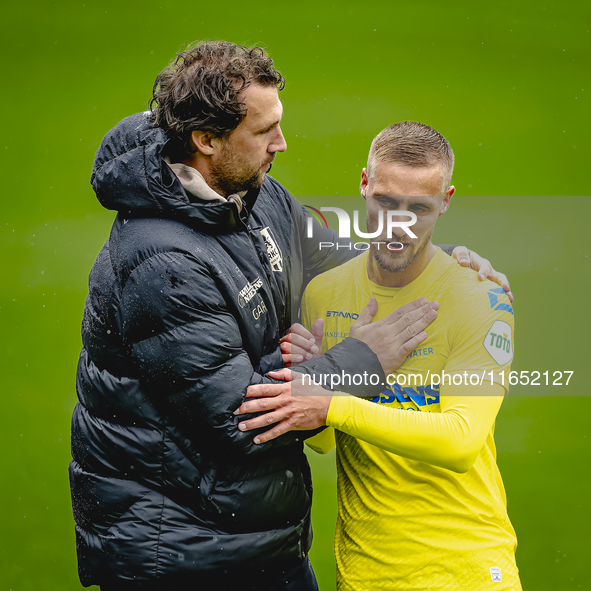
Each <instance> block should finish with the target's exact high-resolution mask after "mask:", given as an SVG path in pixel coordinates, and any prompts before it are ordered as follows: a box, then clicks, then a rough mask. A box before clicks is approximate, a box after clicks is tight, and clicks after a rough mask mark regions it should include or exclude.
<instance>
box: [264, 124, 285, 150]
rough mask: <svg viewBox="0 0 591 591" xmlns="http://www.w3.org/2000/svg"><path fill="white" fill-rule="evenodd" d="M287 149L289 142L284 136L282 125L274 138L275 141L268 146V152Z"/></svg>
mask: <svg viewBox="0 0 591 591" xmlns="http://www.w3.org/2000/svg"><path fill="white" fill-rule="evenodd" d="M285 150H287V142H286V141H285V138H284V137H283V132H282V131H281V127H278V128H277V136H276V137H275V138H274V139H273V141H272V142H271V143H270V144H269V147H268V148H267V151H268V152H285Z"/></svg>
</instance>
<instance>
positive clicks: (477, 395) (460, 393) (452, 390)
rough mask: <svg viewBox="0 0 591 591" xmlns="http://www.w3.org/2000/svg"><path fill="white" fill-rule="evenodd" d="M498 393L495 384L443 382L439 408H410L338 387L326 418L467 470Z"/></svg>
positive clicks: (424, 458) (405, 452) (406, 452)
mask: <svg viewBox="0 0 591 591" xmlns="http://www.w3.org/2000/svg"><path fill="white" fill-rule="evenodd" d="M503 398H504V390H503V388H502V386H500V385H499V384H491V383H490V382H488V383H485V384H483V385H482V386H476V387H475V386H469V385H468V386H466V385H460V386H454V385H451V386H443V387H442V389H441V398H440V407H441V412H439V413H429V412H411V411H406V410H403V409H398V408H392V407H388V406H382V405H380V404H375V403H373V402H370V401H367V400H362V399H360V398H356V397H353V396H347V395H344V394H342V393H335V395H334V396H333V397H332V400H331V402H330V406H329V409H328V416H327V420H326V424H327V425H328V426H330V427H334V428H335V429H338V430H340V431H343V432H344V433H347V434H348V435H351V436H352V437H356V438H357V439H361V440H362V441H365V442H367V443H370V444H371V445H375V446H376V447H379V448H381V449H383V450H385V451H388V452H391V453H394V454H397V455H399V456H403V457H405V458H408V459H411V460H417V461H420V462H426V463H428V464H433V465H435V466H439V467H441V468H446V469H448V470H452V471H454V472H459V473H462V472H467V471H468V470H469V469H470V468H471V467H472V465H473V464H474V462H475V461H476V458H477V457H478V455H479V454H480V451H481V450H482V448H483V446H484V444H485V442H486V438H487V436H488V434H489V433H490V430H491V428H492V426H493V423H494V421H495V418H496V416H497V413H498V412H499V409H500V407H501V403H502V401H503Z"/></svg>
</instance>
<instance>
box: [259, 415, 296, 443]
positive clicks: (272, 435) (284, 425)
mask: <svg viewBox="0 0 591 591" xmlns="http://www.w3.org/2000/svg"><path fill="white" fill-rule="evenodd" d="M290 429H291V424H290V422H289V420H285V421H281V422H280V423H279V424H278V425H275V427H273V428H272V429H271V430H270V431H265V433H261V434H260V435H257V436H256V437H255V438H254V439H253V441H254V442H255V443H256V444H257V445H260V444H261V443H266V442H267V441H271V439H277V437H279V436H280V435H283V434H284V433H287V432H288V431H289V430H290Z"/></svg>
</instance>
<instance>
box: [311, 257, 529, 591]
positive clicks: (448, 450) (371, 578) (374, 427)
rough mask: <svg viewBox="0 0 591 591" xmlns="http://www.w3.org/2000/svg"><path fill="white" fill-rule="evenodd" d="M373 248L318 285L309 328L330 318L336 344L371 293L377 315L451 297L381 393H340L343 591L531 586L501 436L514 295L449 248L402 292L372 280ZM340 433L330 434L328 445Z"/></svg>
mask: <svg viewBox="0 0 591 591" xmlns="http://www.w3.org/2000/svg"><path fill="white" fill-rule="evenodd" d="M367 258H368V254H365V255H364V256H360V257H357V258H356V259H353V260H352V261H350V262H348V263H346V264H345V265H343V266H341V267H338V268H335V269H333V270H331V271H329V272H327V273H324V274H323V275H321V276H319V277H317V278H316V279H314V280H313V281H312V283H311V284H310V285H309V287H308V288H307V290H306V293H305V295H304V299H303V302H302V320H303V323H304V325H305V326H306V327H307V328H310V327H311V326H312V324H313V322H314V321H315V320H316V319H317V318H324V320H325V324H324V337H323V350H324V351H326V350H328V349H329V348H331V347H333V346H334V345H336V344H337V343H338V342H340V341H341V340H342V339H343V338H345V337H346V336H347V335H348V334H349V331H350V327H351V324H352V323H353V322H354V320H355V319H356V318H357V317H358V315H359V313H360V312H361V311H362V310H363V308H364V307H365V306H366V305H367V303H368V301H369V299H370V298H371V297H372V296H373V297H375V298H376V300H377V302H378V312H377V314H376V316H375V317H374V319H373V322H375V321H377V320H379V319H381V318H384V317H386V316H387V315H388V314H390V313H391V312H393V311H394V310H396V309H397V308H399V307H401V306H403V305H404V304H407V303H409V302H411V301H413V300H415V299H417V298H420V297H426V298H428V299H429V300H431V301H433V300H436V301H438V302H439V305H440V307H439V311H438V316H437V319H436V320H435V321H434V322H433V323H432V324H431V325H430V326H428V327H427V329H426V332H427V334H428V337H427V339H426V340H425V341H424V342H423V343H422V344H421V345H419V347H418V348H417V349H416V350H415V351H414V352H413V353H411V354H410V355H409V356H408V357H407V359H406V360H405V362H404V363H403V364H402V365H401V367H400V368H399V369H398V370H397V371H396V372H395V373H394V374H391V376H390V377H389V379H388V382H390V384H391V385H388V384H383V386H384V389H383V391H382V393H381V394H380V395H379V396H376V397H375V398H374V399H373V400H371V401H369V400H364V399H361V398H356V397H353V396H348V395H345V394H342V393H335V395H334V396H333V397H332V400H331V403H330V407H329V411H328V417H327V425H328V426H329V427H334V430H335V431H334V434H335V439H336V446H337V469H338V483H337V487H338V507H339V513H338V519H337V529H336V536H335V555H336V560H337V583H338V588H339V591H345V590H347V591H349V590H356V591H361V590H371V591H379V590H391V589H407V590H410V589H412V590H413V591H419V590H424V591H427V590H429V591H431V590H439V589H453V590H470V591H477V590H489V589H490V590H493V591H495V590H496V591H502V590H512V591H513V590H520V589H521V584H520V582H519V575H518V570H517V566H516V563H515V548H516V546H517V540H516V537H515V532H514V530H513V527H512V526H511V523H510V521H509V517H508V515H507V508H506V496H505V490H504V487H503V482H502V479H501V475H500V473H499V469H498V467H497V463H496V449H495V444H494V439H493V433H494V422H495V418H496V415H497V413H498V411H499V408H500V406H501V402H502V400H503V397H504V395H505V394H506V391H507V385H508V378H509V373H508V372H509V370H510V365H511V360H512V359H513V329H514V316H513V309H512V307H511V305H510V304H509V300H508V298H507V296H506V295H505V293H504V291H503V290H502V289H501V288H498V287H497V286H496V285H494V284H493V283H491V282H489V281H484V282H480V281H478V280H477V278H476V274H475V273H474V272H473V271H471V270H470V269H466V268H463V267H461V266H460V265H459V264H458V263H457V262H456V261H455V260H454V259H452V258H451V257H449V256H447V255H446V254H444V253H443V252H442V251H441V250H440V249H437V252H436V253H435V254H434V255H433V257H432V258H431V260H430V261H429V264H428V266H427V268H426V269H425V270H424V271H423V273H421V275H420V276H419V277H418V278H417V279H415V280H414V281H412V282H411V283H410V284H409V285H407V286H405V287H402V288H387V287H382V286H379V285H376V284H373V283H372V282H370V280H369V278H368V275H367ZM442 377H443V379H444V382H443V383H439V382H440V381H441V378H442ZM454 378H455V382H454ZM470 380H472V381H471V382H470ZM471 384H472V385H471ZM402 411H405V412H402ZM330 436H331V433H330V430H327V431H325V432H324V433H322V434H321V435H320V436H317V437H318V439H319V440H320V441H321V442H320V443H317V444H316V446H317V447H320V448H322V446H323V445H324V444H323V443H322V440H324V441H327V440H329V439H330ZM309 443H310V445H311V446H312V447H314V446H315V442H314V440H309ZM329 445H330V444H329ZM326 449H327V448H326V447H325V449H324V450H323V451H326Z"/></svg>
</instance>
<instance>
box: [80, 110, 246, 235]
mask: <svg viewBox="0 0 591 591" xmlns="http://www.w3.org/2000/svg"><path fill="white" fill-rule="evenodd" d="M148 116H149V111H146V112H143V113H137V114H136V115H132V116H131V117H127V118H125V119H123V120H122V121H121V122H120V123H118V124H117V125H116V126H115V127H114V128H113V129H112V130H111V131H110V132H109V133H108V134H107V135H106V136H105V138H104V139H103V141H102V143H101V145H100V147H99V149H98V150H97V153H96V156H95V160H94V166H93V169H92V176H91V177H90V183H91V185H92V188H93V189H94V192H95V193H96V196H97V199H98V200H99V202H100V203H101V205H102V206H103V207H105V208H106V209H112V210H115V211H118V212H120V213H121V214H122V215H123V216H129V217H166V218H173V219H177V220H179V221H182V222H184V223H186V224H187V225H189V226H192V227H195V228H197V229H201V230H210V231H212V230H214V229H215V230H221V229H230V228H232V227H234V226H236V224H237V223H238V220H239V214H238V208H237V207H236V205H235V204H234V203H231V202H228V203H218V202H206V201H201V202H196V201H195V199H196V198H194V197H191V199H190V198H189V196H188V195H187V193H186V191H185V189H184V188H183V186H182V184H181V182H180V181H179V179H178V178H177V176H176V175H175V174H174V173H173V172H172V170H171V169H170V167H169V166H168V164H167V163H166V162H165V161H164V152H165V147H166V145H167V143H168V142H169V139H168V137H167V135H166V133H165V132H164V131H163V130H162V129H159V128H155V127H152V125H151V124H150V121H149V119H148ZM253 193H255V192H253V191H251V192H250V194H249V195H248V197H249V198H250V199H249V201H250V204H251V206H252V204H253V202H254V199H255V198H256V195H255V194H253ZM256 193H257V194H258V191H256Z"/></svg>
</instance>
